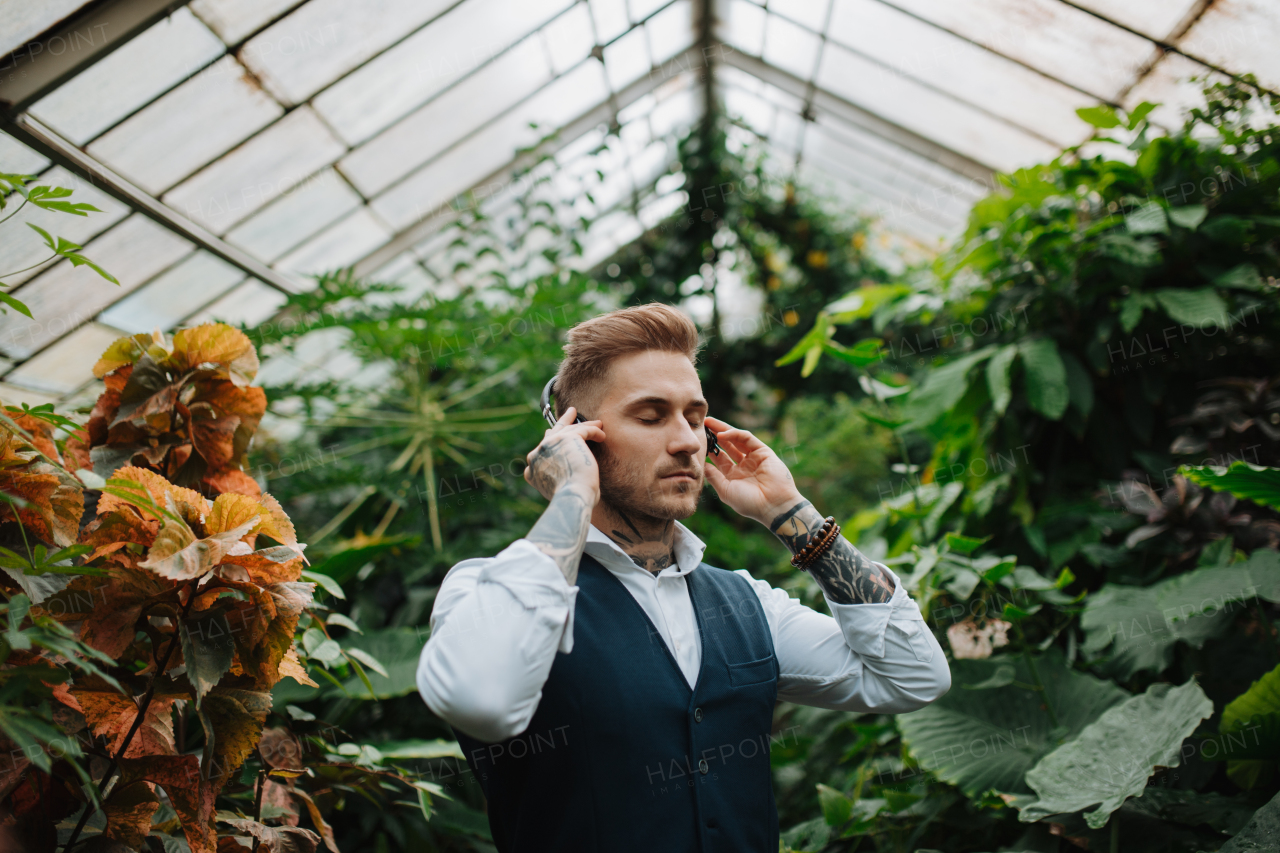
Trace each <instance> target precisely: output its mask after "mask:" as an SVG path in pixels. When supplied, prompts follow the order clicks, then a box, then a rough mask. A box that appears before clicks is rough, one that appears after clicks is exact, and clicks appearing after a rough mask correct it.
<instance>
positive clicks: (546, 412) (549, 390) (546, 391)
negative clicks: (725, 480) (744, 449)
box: [542, 376, 720, 456]
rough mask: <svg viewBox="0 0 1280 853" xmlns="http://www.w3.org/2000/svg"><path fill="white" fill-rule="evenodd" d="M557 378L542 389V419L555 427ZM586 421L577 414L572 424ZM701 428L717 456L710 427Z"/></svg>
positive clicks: (553, 378) (552, 378) (708, 450)
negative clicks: (553, 407) (552, 396)
mask: <svg viewBox="0 0 1280 853" xmlns="http://www.w3.org/2000/svg"><path fill="white" fill-rule="evenodd" d="M559 378H560V377H559V376H552V377H551V378H550V379H549V380H547V384H546V385H544V386H543V387H542V417H544V418H546V421H547V423H548V424H550V425H551V426H555V425H556V414H555V412H553V411H552V410H551V395H552V394H553V393H555V384H556V380H557V379H559ZM586 420H587V419H586V418H584V417H583V416H582V413H581V412H579V413H578V414H577V415H575V416H574V419H573V422H574V423H576V424H580V423H585V422H586ZM702 428H703V429H704V430H706V432H707V452H708V453H713V454H715V455H716V456H719V455H720V442H718V441H716V434H715V433H714V432H712V431H711V427H709V426H707V425H706V424H705V423H704V424H703V425H702Z"/></svg>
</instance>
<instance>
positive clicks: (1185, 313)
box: [1155, 287, 1227, 328]
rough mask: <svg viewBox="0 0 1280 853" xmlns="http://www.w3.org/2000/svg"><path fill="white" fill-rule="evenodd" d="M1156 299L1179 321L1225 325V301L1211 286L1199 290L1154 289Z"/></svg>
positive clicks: (1222, 326)
mask: <svg viewBox="0 0 1280 853" xmlns="http://www.w3.org/2000/svg"><path fill="white" fill-rule="evenodd" d="M1155 297H1156V301H1157V302H1159V303H1160V307H1162V308H1164V312H1165V313H1166V314H1168V315H1169V316H1170V317H1171V318H1172V319H1174V320H1176V321H1178V322H1179V323H1186V324H1187V325H1189V326H1205V325H1208V324H1210V323H1213V324H1216V325H1217V326H1219V327H1221V328H1226V326H1227V303H1225V302H1223V301H1222V297H1221V296H1219V295H1218V294H1217V292H1216V291H1214V289H1213V288H1211V287H1206V288H1202V289H1200V290H1185V289H1181V288H1179V289H1165V290H1157V291H1155Z"/></svg>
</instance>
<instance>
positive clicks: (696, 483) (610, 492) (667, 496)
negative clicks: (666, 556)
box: [596, 451, 702, 521]
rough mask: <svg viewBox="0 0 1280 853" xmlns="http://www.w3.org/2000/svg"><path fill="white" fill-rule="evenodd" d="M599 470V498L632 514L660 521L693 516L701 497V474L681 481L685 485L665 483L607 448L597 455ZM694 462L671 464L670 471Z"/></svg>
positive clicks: (687, 469) (685, 468)
mask: <svg viewBox="0 0 1280 853" xmlns="http://www.w3.org/2000/svg"><path fill="white" fill-rule="evenodd" d="M596 464H597V466H598V467H599V469H600V500H601V501H603V502H604V503H606V504H608V505H609V506H611V507H613V508H614V509H616V510H619V511H621V512H622V513H625V514H626V515H629V516H632V517H634V516H637V515H640V516H648V517H649V518H656V519H660V520H663V521H665V520H667V519H673V518H674V519H677V520H678V519H682V518H688V517H689V516H691V515H693V514H694V512H696V511H697V509H698V504H699V503H700V502H701V500H702V477H701V476H700V475H699V476H697V478H696V479H695V480H693V481H688V480H685V481H682V482H683V483H684V484H685V485H684V487H683V490H681V488H680V486H679V485H675V484H672V485H664V484H663V481H662V480H659V479H657V478H656V477H654V476H653V475H652V474H651V473H650V472H649V471H647V470H643V469H642V468H641V467H640V466H632V465H627V464H626V463H625V462H624V461H623V460H621V459H617V458H616V457H614V456H613V455H612V454H610V453H609V452H608V451H604V452H602V453H600V454H599V456H597V457H596ZM693 467H694V466H693V465H692V464H686V465H681V466H674V465H673V466H672V467H671V469H670V471H669V473H674V472H676V471H690V470H691V469H693Z"/></svg>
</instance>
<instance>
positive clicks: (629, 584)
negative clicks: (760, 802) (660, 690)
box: [417, 521, 951, 743]
mask: <svg viewBox="0 0 1280 853" xmlns="http://www.w3.org/2000/svg"><path fill="white" fill-rule="evenodd" d="M675 529H676V532H675V556H676V565H674V566H668V567H667V568H665V569H663V570H662V571H661V572H659V573H658V574H657V575H654V574H652V573H651V572H649V571H648V570H647V569H644V568H641V567H640V566H637V565H636V564H635V563H633V562H632V561H631V558H630V557H628V556H627V554H626V552H624V551H623V550H622V549H621V548H620V547H618V545H617V544H616V543H615V542H614V541H613V540H611V539H610V538H609V537H607V536H605V535H604V534H603V533H602V532H600V531H599V530H598V529H596V527H595V525H591V527H590V530H589V531H588V533H587V543H586V547H585V549H584V550H585V551H586V553H587V554H589V555H591V556H592V557H594V558H595V559H596V560H598V561H599V562H600V563H601V564H602V565H603V566H604V567H605V568H606V569H608V570H609V571H610V572H613V574H614V576H615V577H616V578H617V579H618V580H620V581H621V582H622V584H623V586H625V587H626V588H627V590H628V591H629V592H630V593H631V595H632V596H634V597H635V599H636V601H637V602H638V603H639V604H640V606H641V607H642V608H644V611H645V613H646V614H647V615H648V616H649V620H650V621H651V622H653V625H654V627H656V628H657V630H658V632H659V633H660V634H661V635H662V639H663V641H664V642H665V643H666V644H667V648H668V649H670V650H671V653H672V655H673V656H674V657H675V659H676V661H677V662H678V663H679V665H680V670H681V672H683V673H684V677H685V680H686V681H688V682H689V686H690V687H691V688H692V687H693V686H694V685H695V684H696V682H697V677H698V671H699V667H700V666H701V663H702V644H701V642H700V639H699V636H698V624H697V617H696V616H695V615H694V612H693V602H692V601H691V599H690V598H689V588H688V585H687V584H686V582H685V575H687V574H689V573H690V572H692V571H696V570H697V567H698V564H699V563H700V562H701V561H702V553H703V551H704V550H706V547H707V546H706V544H705V543H704V542H702V540H700V539H699V538H698V537H697V536H695V535H694V534H693V532H692V531H690V530H689V528H687V527H685V526H684V525H683V524H681V523H680V522H678V521H677V522H676V525H675ZM876 565H878V566H880V567H881V568H882V569H884V570H885V571H886V572H888V574H889V575H890V576H891V577H892V578H893V581H894V586H895V589H894V593H893V596H892V597H891V598H890V599H889V601H887V602H885V603H883V604H836V603H833V602H832V601H831V600H830V599H827V606H828V607H829V608H830V609H831V612H832V613H833V614H834V618H833V617H832V616H827V615H826V614H824V613H819V612H817V611H816V610H813V609H812V608H809V607H806V606H805V605H803V604H801V603H800V602H799V601H798V600H796V599H794V598H791V597H790V596H789V595H787V593H786V591H785V590H781V589H777V588H774V587H772V586H770V585H769V584H768V583H766V582H764V581H761V580H756V579H755V578H752V577H751V575H750V574H749V573H748V572H746V571H745V570H742V569H739V570H738V571H737V574H739V575H742V577H743V578H744V579H746V581H747V582H748V583H750V584H751V586H752V588H753V589H754V590H755V592H756V595H757V596H758V597H759V599H760V604H761V605H762V606H763V608H764V612H765V617H766V618H767V619H768V622H769V630H770V633H771V634H772V636H773V648H774V653H775V655H776V656H777V658H778V666H779V676H778V698H779V699H780V700H785V701H789V702H796V703H798V704H801V705H816V706H818V707H821V708H832V709H836V710H842V711H856V712H865V711H873V712H879V713H888V714H896V713H905V712H907V711H914V710H916V709H917V708H921V707H923V706H924V705H927V704H928V703H930V702H932V701H933V700H935V699H937V698H938V697H939V696H941V695H942V694H944V693H946V692H947V690H948V689H950V687H951V671H950V668H949V667H948V665H947V660H946V656H945V655H944V654H943V652H942V648H941V647H940V646H939V645H938V641H937V639H936V638H935V637H934V636H933V632H932V631H930V630H929V629H928V627H927V626H926V625H925V624H924V619H923V617H922V616H921V615H920V607H919V605H917V604H916V603H915V601H913V600H912V599H911V598H910V597H909V596H908V595H907V593H906V590H905V589H904V588H903V586H902V582H901V581H900V580H899V579H898V576H897V575H896V574H894V573H893V571H892V570H890V569H889V568H888V567H887V566H884V565H883V564H881V563H877V564H876ZM577 594H578V587H576V586H570V585H569V583H568V582H567V581H566V580H565V577H564V574H563V573H562V572H561V571H560V568H559V566H557V565H556V563H555V561H554V560H552V559H551V558H550V557H548V556H547V555H546V554H544V553H543V552H542V551H541V550H539V549H538V547H537V546H536V545H534V544H533V543H532V542H530V541H529V540H528V539H517V540H516V541H515V542H513V543H511V545H510V546H508V547H507V548H506V549H504V550H503V551H502V552H501V553H499V554H498V555H497V556H496V557H484V558H477V559H470V560H463V561H462V562H460V563H458V564H457V565H455V566H454V567H453V568H452V569H450V570H449V573H448V575H446V576H445V579H444V582H443V583H442V584H441V585H440V591H439V592H438V593H437V595H436V600H435V606H434V608H433V609H432V612H431V637H430V638H429V639H428V640H427V644H426V646H425V647H424V648H423V650H422V656H421V658H420V659H419V661H418V673H417V681H418V690H419V692H420V693H421V694H422V698H423V700H424V701H425V702H426V703H427V707H428V708H430V709H431V710H432V712H433V713H435V714H436V715H437V716H439V717H440V718H441V719H443V720H445V721H446V722H448V723H450V724H451V725H453V726H455V727H456V728H457V729H459V730H460V731H463V732H466V733H467V734H469V735H471V736H472V737H475V738H476V739H478V740H480V741H483V742H486V743H494V742H497V741H500V740H505V739H506V738H509V737H512V736H514V735H517V734H519V733H520V732H522V731H524V730H525V728H527V727H528V725H529V721H530V720H531V719H533V714H534V712H535V711H536V710H537V708H538V702H539V700H540V699H541V698H542V687H543V685H544V684H545V683H546V680H547V676H548V675H549V674H550V672H551V664H552V662H553V661H554V660H555V656H556V654H557V653H558V652H563V653H565V654H571V653H572V652H573V612H574V602H575V600H576V597H577Z"/></svg>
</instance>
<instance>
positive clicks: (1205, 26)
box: [1178, 0, 1280, 92]
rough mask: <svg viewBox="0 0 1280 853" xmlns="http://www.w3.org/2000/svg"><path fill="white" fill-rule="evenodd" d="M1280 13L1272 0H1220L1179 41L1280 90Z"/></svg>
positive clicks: (1188, 49)
mask: <svg viewBox="0 0 1280 853" xmlns="http://www.w3.org/2000/svg"><path fill="white" fill-rule="evenodd" d="M1277 43H1280V15H1278V14H1277V9H1276V4H1275V3H1274V2H1272V0H1218V2H1216V3H1211V4H1209V6H1208V8H1206V9H1205V10H1204V14H1203V15H1201V16H1200V19H1199V20H1197V21H1196V23H1195V24H1194V25H1193V26H1192V27H1191V29H1190V30H1188V31H1187V34H1186V35H1185V36H1183V37H1182V38H1181V39H1180V40H1179V41H1178V47H1180V48H1182V49H1183V50H1184V51H1186V52H1187V53H1189V54H1191V55H1192V56H1195V57H1197V58H1199V59H1203V60H1204V61H1206V62H1210V63H1212V64H1214V65H1216V66H1218V67H1219V68H1223V69H1226V70H1227V71H1231V72H1234V73H1236V74H1245V73H1252V74H1256V75H1257V77H1258V83H1259V84H1261V85H1262V86H1264V87H1266V88H1268V89H1271V90H1272V91H1273V92H1274V91H1276V90H1277V89H1280V55H1277V54H1278V53H1280V52H1278V51H1277V50H1276V44H1277Z"/></svg>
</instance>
